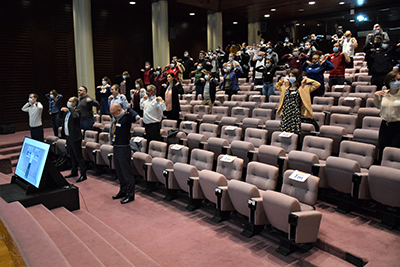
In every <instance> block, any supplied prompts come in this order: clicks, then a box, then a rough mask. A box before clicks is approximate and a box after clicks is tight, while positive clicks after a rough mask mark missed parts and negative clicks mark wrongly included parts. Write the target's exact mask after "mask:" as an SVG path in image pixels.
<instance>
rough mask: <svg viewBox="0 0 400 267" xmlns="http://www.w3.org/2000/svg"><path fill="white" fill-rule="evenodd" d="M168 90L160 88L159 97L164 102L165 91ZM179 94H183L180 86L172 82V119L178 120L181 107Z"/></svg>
mask: <svg viewBox="0 0 400 267" xmlns="http://www.w3.org/2000/svg"><path fill="white" fill-rule="evenodd" d="M167 88H168V84H167V87H162V88H161V97H162V99H164V101H165V91H166V90H167ZM179 94H183V88H182V85H181V84H180V83H179V82H178V83H177V82H175V81H174V85H173V86H172V113H173V117H174V118H175V119H176V120H178V119H179V112H180V111H181V105H180V103H179Z"/></svg>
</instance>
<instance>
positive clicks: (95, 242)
mask: <svg viewBox="0 0 400 267" xmlns="http://www.w3.org/2000/svg"><path fill="white" fill-rule="evenodd" d="M52 212H53V213H54V214H55V215H56V216H57V217H58V218H59V219H60V220H61V221H62V222H63V223H64V224H65V225H66V226H67V227H68V228H69V229H70V230H71V231H72V232H74V233H75V235H77V236H79V238H80V239H81V240H82V241H83V243H85V245H86V246H87V247H89V248H90V250H91V251H92V252H93V253H94V254H95V255H96V256H97V258H99V260H100V261H101V262H102V263H103V264H104V265H105V266H134V265H133V264H132V263H131V262H130V261H129V260H128V259H127V258H125V256H124V255H122V254H121V253H120V252H119V251H118V250H116V249H115V248H114V247H113V246H112V245H111V244H110V243H109V242H108V241H107V240H105V239H104V238H103V237H102V236H101V235H100V234H98V233H97V232H96V231H94V230H93V229H92V228H90V226H89V225H87V224H86V223H84V222H83V221H82V220H81V219H79V218H78V217H77V216H75V215H74V214H73V213H71V212H69V211H68V210H67V209H65V208H64V207H61V208H57V209H53V210H52Z"/></svg>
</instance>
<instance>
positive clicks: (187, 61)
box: [182, 50, 194, 79]
mask: <svg viewBox="0 0 400 267" xmlns="http://www.w3.org/2000/svg"><path fill="white" fill-rule="evenodd" d="M182 64H183V66H184V67H185V71H184V72H183V79H189V75H190V72H191V71H192V69H193V66H194V62H193V58H191V57H190V56H189V51H187V50H185V52H183V59H182Z"/></svg>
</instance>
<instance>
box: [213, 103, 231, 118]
mask: <svg viewBox="0 0 400 267" xmlns="http://www.w3.org/2000/svg"><path fill="white" fill-rule="evenodd" d="M211 114H213V115H217V117H218V118H217V120H218V121H220V120H221V118H222V117H223V116H229V107H227V106H224V107H216V106H214V107H213V108H212V111H211Z"/></svg>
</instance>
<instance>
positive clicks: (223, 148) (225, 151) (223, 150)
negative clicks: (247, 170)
mask: <svg viewBox="0 0 400 267" xmlns="http://www.w3.org/2000/svg"><path fill="white" fill-rule="evenodd" d="M229 148H230V147H229V146H223V147H222V150H221V154H225V155H226V154H228V152H229Z"/></svg>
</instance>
